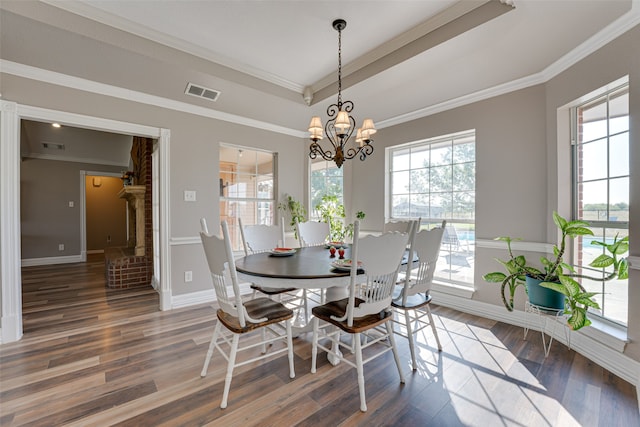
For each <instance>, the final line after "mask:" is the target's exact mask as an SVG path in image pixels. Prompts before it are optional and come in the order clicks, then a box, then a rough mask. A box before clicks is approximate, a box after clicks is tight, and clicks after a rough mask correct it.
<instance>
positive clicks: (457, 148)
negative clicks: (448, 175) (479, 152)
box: [453, 141, 476, 163]
mask: <svg viewBox="0 0 640 427" xmlns="http://www.w3.org/2000/svg"><path fill="white" fill-rule="evenodd" d="M475 161H476V144H475V142H474V141H472V142H471V143H466V144H455V145H454V146H453V163H464V162H475Z"/></svg>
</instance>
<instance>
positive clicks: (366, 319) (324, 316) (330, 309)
mask: <svg viewBox="0 0 640 427" xmlns="http://www.w3.org/2000/svg"><path fill="white" fill-rule="evenodd" d="M363 302H364V300H361V299H360V298H356V299H355V303H354V306H355V307H358V306H359V305H360V304H361V303H363ZM348 304H349V298H344V299H341V300H338V301H331V302H328V303H326V304H324V305H319V306H317V307H314V308H313V309H311V313H312V314H313V315H314V316H315V317H317V318H318V319H320V320H323V321H325V322H327V323H331V324H332V325H334V326H337V327H338V328H340V329H342V330H343V331H345V332H347V333H349V334H355V333H359V332H364V331H366V330H369V329H371V328H375V327H377V326H379V325H382V324H383V323H384V322H386V321H388V320H391V317H392V316H393V312H391V311H387V310H385V311H381V312H380V313H376V314H369V315H367V316H363V317H354V318H353V326H349V325H347V321H346V320H344V321H342V322H340V321H337V320H335V319H333V318H332V317H331V316H335V317H343V316H344V314H345V313H346V311H347V305H348Z"/></svg>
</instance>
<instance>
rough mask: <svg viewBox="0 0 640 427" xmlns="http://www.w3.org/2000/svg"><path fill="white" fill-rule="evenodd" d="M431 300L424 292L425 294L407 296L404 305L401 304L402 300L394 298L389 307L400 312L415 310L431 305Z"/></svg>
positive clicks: (427, 293)
mask: <svg viewBox="0 0 640 427" xmlns="http://www.w3.org/2000/svg"><path fill="white" fill-rule="evenodd" d="M431 299H432V297H431V295H429V292H426V293H425V294H415V295H409V296H407V301H406V303H405V304H404V305H403V304H402V298H399V299H396V298H394V300H393V301H391V306H392V307H394V308H398V309H400V310H416V309H418V308H422V307H424V306H425V305H427V304H429V303H431Z"/></svg>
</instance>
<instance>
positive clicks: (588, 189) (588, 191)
mask: <svg viewBox="0 0 640 427" xmlns="http://www.w3.org/2000/svg"><path fill="white" fill-rule="evenodd" d="M582 191H583V194H582V202H583V203H584V206H585V207H586V206H588V205H600V206H602V208H603V209H605V208H606V206H607V181H605V180H602V181H593V182H585V183H583V184H582Z"/></svg>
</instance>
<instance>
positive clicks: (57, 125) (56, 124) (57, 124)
mask: <svg viewBox="0 0 640 427" xmlns="http://www.w3.org/2000/svg"><path fill="white" fill-rule="evenodd" d="M51 126H53V127H54V128H59V127H62V126H60V123H51Z"/></svg>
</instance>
